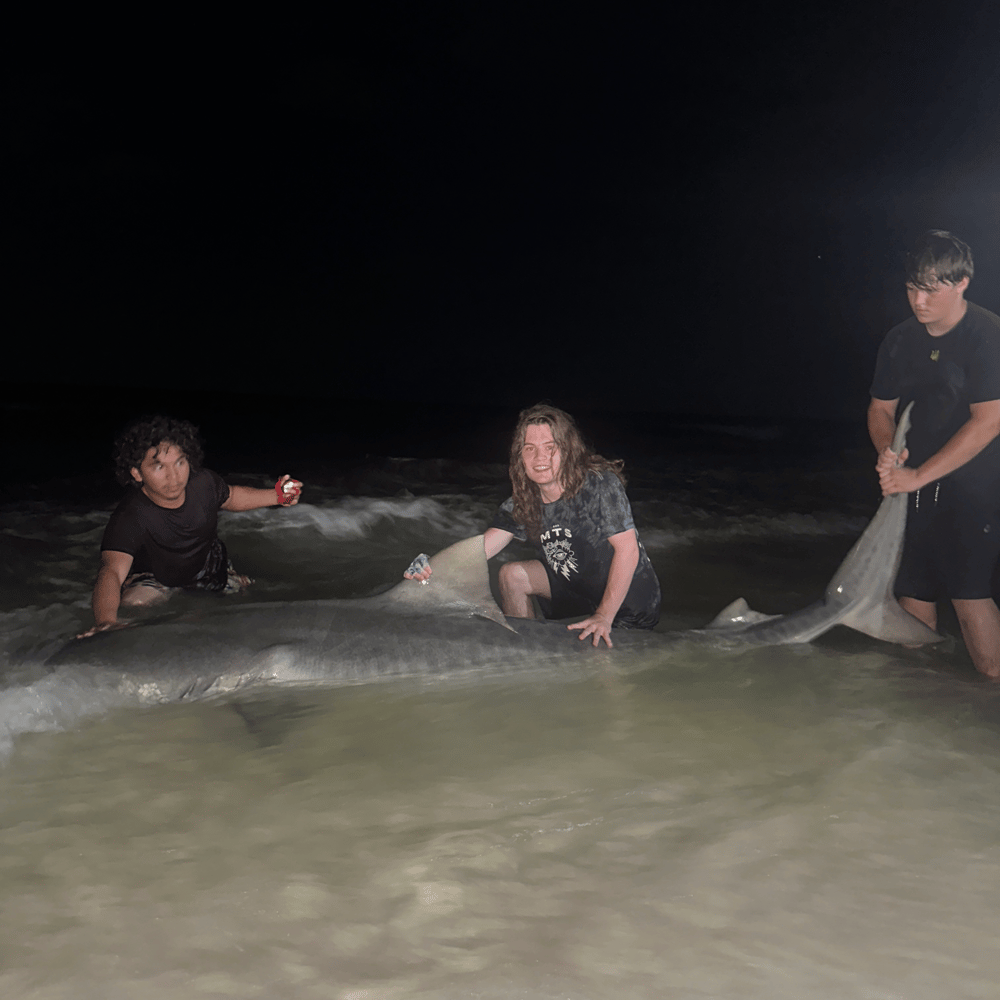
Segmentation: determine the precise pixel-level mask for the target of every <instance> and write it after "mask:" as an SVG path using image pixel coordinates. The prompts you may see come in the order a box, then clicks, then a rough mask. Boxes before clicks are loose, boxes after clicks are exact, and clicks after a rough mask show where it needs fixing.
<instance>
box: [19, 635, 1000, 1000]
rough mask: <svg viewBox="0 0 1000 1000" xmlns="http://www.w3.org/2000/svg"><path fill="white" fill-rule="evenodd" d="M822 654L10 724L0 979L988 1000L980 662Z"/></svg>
mask: <svg viewBox="0 0 1000 1000" xmlns="http://www.w3.org/2000/svg"><path fill="white" fill-rule="evenodd" d="M919 664H920V661H919V660H905V659H895V660H894V659H890V658H889V657H887V656H885V655H883V654H882V653H876V652H871V651H870V645H869V651H868V652H852V653H850V654H849V655H848V654H845V653H842V652H838V650H837V649H836V648H835V644H834V645H830V646H827V647H809V648H806V649H801V650H798V649H791V648H785V649H781V648H778V649H769V650H758V651H753V652H748V653H745V654H740V655H727V654H720V653H717V652H713V651H711V650H707V649H695V650H689V651H686V652H682V653H676V652H675V653H674V654H672V657H671V659H670V660H668V661H666V662H664V663H662V664H660V665H657V666H656V667H651V668H649V669H647V670H645V671H643V672H640V673H637V674H633V675H631V676H627V677H621V676H619V677H611V676H609V677H604V678H596V679H594V678H591V679H588V680H585V681H582V682H579V683H575V684H564V685H558V684H553V685H544V686H543V685H534V686H533V685H515V684H489V685H483V686H477V687H473V686H466V687H461V688H458V687H453V688H447V687H431V686H426V687H421V688H409V689H405V688H401V687H399V686H394V685H376V686H371V687H359V688H351V689H341V690H332V691H321V692H315V691H310V692H298V693H292V694H289V693H287V692H286V693H282V694H272V695H260V696H258V697H257V698H256V699H254V700H250V701H245V702H243V703H241V704H240V705H239V706H238V708H239V710H238V711H237V710H236V709H235V708H234V706H233V705H232V704H228V703H212V704H196V705H185V706H174V707H166V708H157V709H150V710H145V711H129V712H122V713H119V714H116V715H114V716H112V717H109V718H105V719H102V720H99V721H95V722H92V723H90V724H87V725H84V726H81V727H80V728H79V729H77V730H76V731H73V732H66V733H43V734H31V735H27V736H24V737H22V738H21V739H20V740H19V741H18V744H17V746H16V748H15V752H14V754H13V755H12V756H11V758H10V759H9V761H8V762H7V764H6V766H5V767H4V768H3V769H2V770H0V796H2V802H3V812H2V819H3V822H2V829H0V892H2V898H3V900H4V906H3V909H2V911H0V942H2V944H0V947H2V949H3V959H2V963H0V995H2V996H3V997H4V998H7V1000H18V998H27V997H31V998H63V997H66V998H68V997H73V998H81V997H83V998H89V997H94V998H97V997H101V998H108V1000H116V998H130V1000H132V998H143V1000H145V998H154V1000H160V998H163V1000H166V998H171V1000H173V998H191V997H202V996H204V997H217V996H218V997H222V996H225V997H267V998H272V997H282V998H292V1000H297V998H313V997H316V998H320V997H322V998H340V1000H376V998H377V1000H396V998H411V997H416V998H431V997H435V998H444V1000H448V998H459V997H484V998H485V997H489V998H510V997H518V998H541V1000H545V998H588V1000H589V998H603V997H609V998H611V997H614V998H621V1000H628V998H663V997H668V998H685V1000H686V998H708V997H719V998H753V1000H758V998H759V1000H782V998H789V1000H791V998H794V1000H812V998H823V1000H827V998H829V1000H844V998H853V997H858V998H861V997H864V998H878V1000H918V998H928V1000H940V998H942V997H949V998H959V997H982V998H987V997H989V998H992V997H994V996H995V995H996V985H995V984H996V983H997V982H998V981H1000V959H998V957H997V952H996V947H995V933H996V926H997V924H998V918H1000V902H998V895H997V889H998V887H1000V878H998V877H1000V849H998V846H997V835H996V831H997V829H998V828H1000V791H998V789H1000V781H998V773H997V772H998V763H997V762H998V755H997V733H998V729H1000V727H998V724H997V722H996V721H995V717H994V715H993V709H994V707H995V704H994V702H993V699H992V697H991V695H990V693H989V691H988V690H987V689H986V687H985V686H984V685H977V684H975V683H969V682H967V681H961V680H955V679H953V678H950V677H947V676H945V675H942V674H935V673H932V672H930V671H929V670H925V669H921V668H920V666H919Z"/></svg>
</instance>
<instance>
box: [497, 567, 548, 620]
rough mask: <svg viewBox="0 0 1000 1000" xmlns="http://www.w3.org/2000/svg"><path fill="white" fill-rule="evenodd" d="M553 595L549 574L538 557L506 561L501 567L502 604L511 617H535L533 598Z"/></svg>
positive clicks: (505, 612) (504, 611) (504, 610)
mask: <svg viewBox="0 0 1000 1000" xmlns="http://www.w3.org/2000/svg"><path fill="white" fill-rule="evenodd" d="M551 596H552V591H551V590H550V589H549V578H548V574H547V573H546V572H545V567H544V566H543V565H542V564H541V563H540V562H539V561H538V560H537V559H527V560H525V561H524V562H509V563H504V564H503V565H502V566H501V567H500V605H501V607H502V609H503V613H504V614H505V615H507V616H508V617H509V618H534V617H535V609H534V607H532V604H531V598H532V597H544V598H550V597H551Z"/></svg>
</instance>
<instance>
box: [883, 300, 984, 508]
mask: <svg viewBox="0 0 1000 1000" xmlns="http://www.w3.org/2000/svg"><path fill="white" fill-rule="evenodd" d="M871 395H872V396H873V397H874V398H875V399H898V400H899V405H898V408H897V412H898V413H902V412H903V409H904V407H905V406H906V405H907V404H908V403H909V402H910V401H911V400H915V405H914V407H913V412H912V414H911V417H910V420H911V427H910V432H909V434H908V435H907V439H906V444H907V448H908V449H909V452H910V457H909V458H908V459H907V462H906V464H907V465H909V466H913V467H916V466H918V465H920V464H921V463H923V462H925V461H926V460H927V459H928V458H930V457H931V455H933V454H935V453H936V452H938V451H940V449H941V448H942V447H944V445H945V444H947V443H948V441H949V440H950V439H951V438H952V437H953V436H954V434H955V432H956V431H958V429H959V428H960V427H961V426H962V425H963V424H964V423H965V422H966V421H967V420H968V419H969V416H970V414H971V411H970V410H969V404H970V403H983V402H987V401H988V400H993V399H1000V316H996V315H994V314H993V313H991V312H990V311H989V310H987V309H983V308H982V307H981V306H977V305H976V304H975V303H973V302H969V303H968V307H967V309H966V313H965V315H964V316H963V317H962V319H961V320H960V321H959V322H958V324H957V325H956V326H955V327H953V328H952V329H951V330H949V331H948V333H945V334H942V335H941V336H940V337H932V336H931V335H930V334H929V333H928V332H927V330H926V329H925V328H924V325H923V324H922V323H920V322H919V321H918V320H917V318H916V317H915V316H911V317H910V318H909V319H908V320H906V321H905V322H903V323H900V324H899V326H895V327H893V328H892V329H891V330H890V331H889V332H888V333H887V334H886V337H885V340H884V341H883V342H882V346H881V347H880V348H879V352H878V361H877V362H876V365H875V377H874V379H873V380H872V385H871ZM945 478H946V479H947V480H948V481H949V482H950V483H952V484H953V485H954V488H955V489H956V490H958V491H960V492H961V493H962V494H964V495H966V496H970V497H973V496H979V497H983V498H989V497H994V498H998V502H1000V438H995V439H994V440H993V441H992V442H991V443H990V444H988V445H987V446H986V447H985V448H984V449H983V450H982V451H981V452H980V453H979V454H978V455H976V456H975V458H973V459H971V460H970V461H968V462H966V464H965V465H963V466H962V467H961V468H958V469H956V470H955V471H954V472H952V473H950V474H949V475H948V476H947V477H945ZM994 506H995V505H994Z"/></svg>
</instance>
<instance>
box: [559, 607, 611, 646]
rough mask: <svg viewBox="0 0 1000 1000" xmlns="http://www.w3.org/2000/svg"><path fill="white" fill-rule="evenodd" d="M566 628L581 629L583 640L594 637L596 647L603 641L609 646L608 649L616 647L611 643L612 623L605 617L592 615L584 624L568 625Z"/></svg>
mask: <svg viewBox="0 0 1000 1000" xmlns="http://www.w3.org/2000/svg"><path fill="white" fill-rule="evenodd" d="M566 628H568V629H574V630H575V629H579V630H580V638H581V639H586V638H587V636H588V635H592V636H593V637H594V645H595V646H599V645H600V643H601V640H602V639H603V640H604V641H605V642H606V643H607V644H608V648H611V647H612V646H614V643H613V642H612V641H611V621H610V619H608V618H605V616H604V615H596V614H595V615H591V616H590V617H589V618H586V619H584V621H582V622H576V624H574V625H567V626H566Z"/></svg>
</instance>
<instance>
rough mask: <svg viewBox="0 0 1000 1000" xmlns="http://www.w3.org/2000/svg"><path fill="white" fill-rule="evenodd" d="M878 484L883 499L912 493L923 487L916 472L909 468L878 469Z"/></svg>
mask: <svg viewBox="0 0 1000 1000" xmlns="http://www.w3.org/2000/svg"><path fill="white" fill-rule="evenodd" d="M878 482H879V486H881V487H882V496H884V497H888V496H892V495H893V494H895V493H912V492H913V491H914V490H919V489H920V487H921V486H923V485H924V484H923V483H922V482H921V481H920V474H919V473H918V471H917V470H916V469H911V468H910V467H909V466H897V467H893V468H888V469H884V468H880V469H879V474H878Z"/></svg>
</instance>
